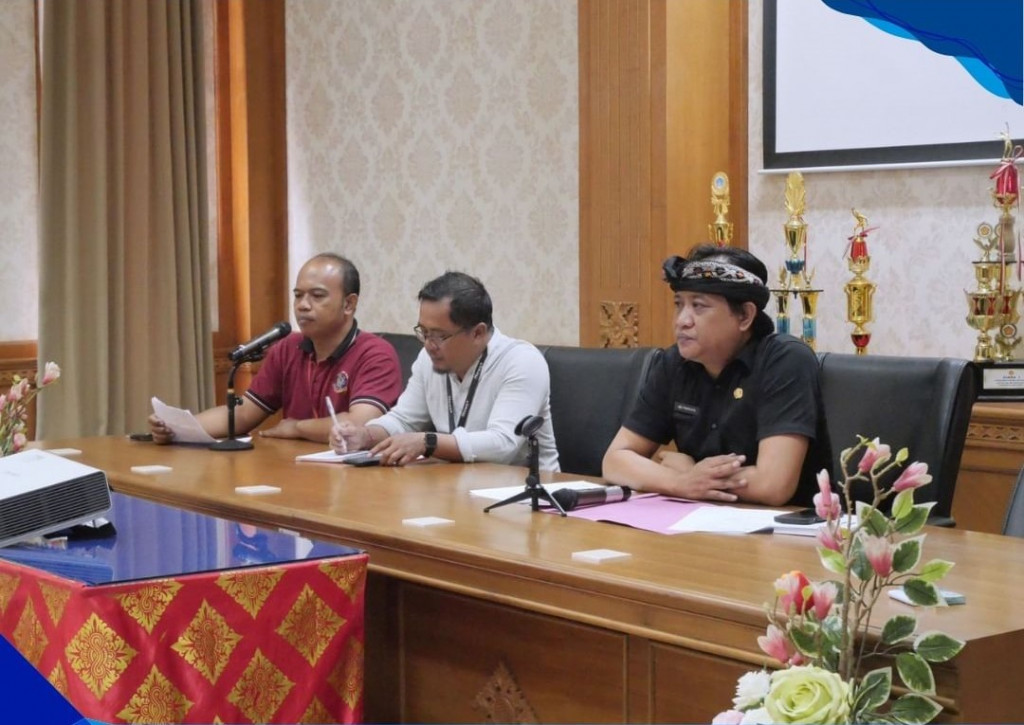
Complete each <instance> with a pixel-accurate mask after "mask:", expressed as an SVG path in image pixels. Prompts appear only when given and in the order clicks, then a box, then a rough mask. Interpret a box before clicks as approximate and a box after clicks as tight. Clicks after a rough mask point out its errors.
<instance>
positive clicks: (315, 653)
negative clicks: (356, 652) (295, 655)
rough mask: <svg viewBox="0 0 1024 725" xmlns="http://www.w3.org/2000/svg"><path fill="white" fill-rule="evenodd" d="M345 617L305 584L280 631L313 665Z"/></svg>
mask: <svg viewBox="0 0 1024 725" xmlns="http://www.w3.org/2000/svg"><path fill="white" fill-rule="evenodd" d="M345 621H346V620H345V619H344V618H343V617H341V616H339V615H337V614H335V613H334V612H333V611H332V610H331V607H330V605H328V604H327V603H326V602H325V601H324V600H323V599H321V598H320V597H318V596H317V594H316V592H314V591H313V589H312V588H311V587H310V586H309V584H305V585H303V587H302V592H300V593H299V596H298V598H297V599H296V600H295V604H293V605H292V608H291V609H290V610H289V611H288V614H287V615H285V618H284V620H283V621H282V622H281V625H280V626H279V627H278V628H277V630H276V631H277V633H278V634H279V635H281V636H282V637H283V638H284V640H285V641H286V642H288V644H290V645H291V646H292V647H294V648H295V649H297V650H298V651H299V652H300V653H301V654H302V656H303V657H305V658H306V661H307V662H309V666H310V667H315V666H316V663H317V660H319V659H320V655H322V654H323V653H324V650H326V649H327V646H328V645H329V644H330V643H331V640H333V639H334V635H336V634H337V633H338V630H339V629H341V628H342V627H343V626H344V624H345Z"/></svg>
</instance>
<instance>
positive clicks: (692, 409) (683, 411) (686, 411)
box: [672, 403, 700, 419]
mask: <svg viewBox="0 0 1024 725" xmlns="http://www.w3.org/2000/svg"><path fill="white" fill-rule="evenodd" d="M698 413H700V408H698V407H697V406H696V405H689V404H687V403H674V404H673V405H672V417H673V418H676V419H680V418H683V419H685V418H695V417H697V414H698Z"/></svg>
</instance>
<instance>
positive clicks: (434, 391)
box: [331, 272, 559, 471]
mask: <svg viewBox="0 0 1024 725" xmlns="http://www.w3.org/2000/svg"><path fill="white" fill-rule="evenodd" d="M419 300H420V316H419V324H418V325H416V327H415V328H414V330H415V332H416V336H417V337H419V339H420V340H421V341H422V342H423V351H422V352H420V354H419V357H417V358H416V361H415V362H414V363H413V366H412V377H411V378H410V379H409V384H408V385H407V386H406V388H405V391H404V392H403V393H402V395H401V397H399V399H398V403H396V404H395V407H394V408H392V409H391V411H390V412H388V413H387V414H385V415H383V416H381V417H380V418H375V419H374V420H373V421H371V422H369V423H368V424H367V425H365V426H357V425H353V424H351V423H348V422H342V423H341V424H340V425H337V426H334V428H333V429H332V431H331V445H332V446H334V448H335V450H337V451H339V452H343V451H355V450H364V449H370V450H371V452H373V453H376V454H379V455H380V458H381V464H382V465H390V466H402V465H405V464H406V463H409V462H411V461H414V460H416V459H417V458H419V457H420V456H424V457H430V456H434V457H436V458H442V459H444V460H448V461H464V462H466V463H471V462H473V461H486V462H492V463H508V464H513V465H527V463H528V457H529V450H528V446H527V441H526V439H525V438H523V437H522V436H520V435H517V434H516V432H515V429H516V426H517V425H518V424H519V423H520V422H521V421H522V420H523V419H524V418H526V417H529V416H535V415H536V416H540V417H542V418H543V419H544V425H543V426H542V427H541V428H540V430H539V431H538V433H537V434H536V435H537V443H538V448H539V453H540V468H541V469H543V470H548V471H557V470H559V468H558V451H557V450H556V449H555V435H554V431H553V429H552V427H551V401H550V389H551V381H550V377H549V374H548V366H547V362H546V361H545V360H544V356H543V355H541V353H540V351H539V350H538V349H537V348H536V347H534V346H533V345H531V344H530V343H528V342H525V341H523V340H516V339H513V338H510V337H507V336H506V335H503V334H501V332H500V331H498V330H497V329H495V327H494V324H493V322H492V306H491V298H490V295H488V294H487V290H486V289H485V288H484V286H483V284H482V283H481V282H480V280H478V279H476V278H475V277H471V276H469V275H468V274H464V273H462V272H445V273H444V274H443V275H441V276H440V277H438V278H437V279H433V280H431V281H430V282H427V284H425V285H424V286H423V289H421V290H420V292H419Z"/></svg>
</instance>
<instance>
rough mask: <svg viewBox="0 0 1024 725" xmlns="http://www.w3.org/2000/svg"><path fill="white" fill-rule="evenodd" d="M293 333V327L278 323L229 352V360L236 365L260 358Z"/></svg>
mask: <svg viewBox="0 0 1024 725" xmlns="http://www.w3.org/2000/svg"><path fill="white" fill-rule="evenodd" d="M291 331H292V326H291V325H289V324H288V323H287V322H278V323H277V324H276V325H274V326H273V327H271V328H270V329H269V330H267V331H266V332H264V333H263V334H262V335H260V336H259V337H254V338H253V339H251V340H249V342H247V343H245V344H244V345H239V346H238V347H236V348H235V349H234V350H232V351H231V352H229V353H228V359H229V360H230V361H231V362H235V363H236V362H242V361H244V360H252V359H255V358H258V357H259V356H260V355H262V354H263V352H264V351H266V349H267V348H268V347H270V345H271V344H272V343H275V342H277V341H278V340H280V339H281V338H282V337H287V336H288V335H289V334H290V333H291Z"/></svg>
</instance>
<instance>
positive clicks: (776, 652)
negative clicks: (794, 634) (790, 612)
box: [757, 624, 793, 663]
mask: <svg viewBox="0 0 1024 725" xmlns="http://www.w3.org/2000/svg"><path fill="white" fill-rule="evenodd" d="M757 646H758V647H760V648H761V651H762V652H764V653H765V654H766V655H768V656H769V657H773V658H775V659H777V660H778V661H779V662H782V663H786V662H788V661H789V658H790V657H791V656H792V655H793V649H792V645H790V644H789V640H787V639H786V635H785V633H783V631H782V630H781V629H779V628H778V627H776V626H775V625H774V624H769V625H768V631H767V633H766V634H764V635H762V636H760V637H758V638H757Z"/></svg>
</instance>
